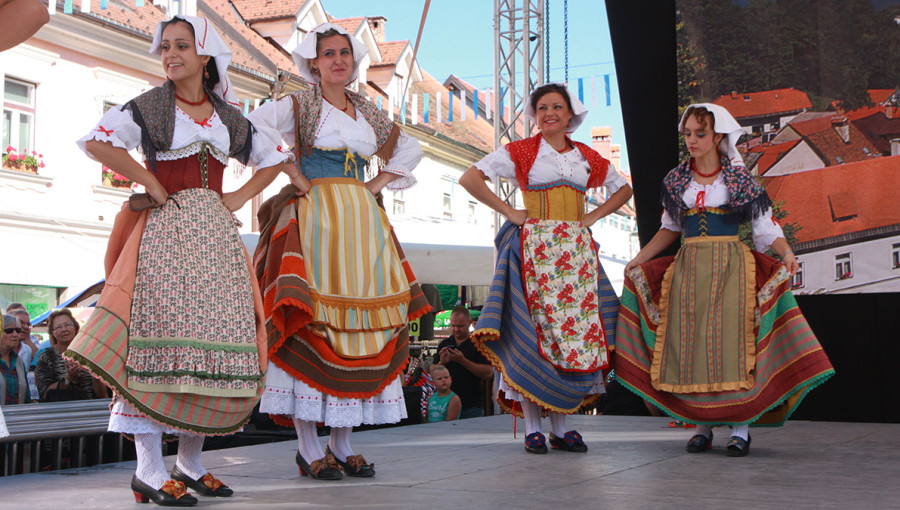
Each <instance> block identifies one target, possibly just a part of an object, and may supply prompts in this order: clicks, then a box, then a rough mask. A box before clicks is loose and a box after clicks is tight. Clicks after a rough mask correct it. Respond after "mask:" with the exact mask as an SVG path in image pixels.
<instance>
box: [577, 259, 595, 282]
mask: <svg viewBox="0 0 900 510" xmlns="http://www.w3.org/2000/svg"><path fill="white" fill-rule="evenodd" d="M591 276H592V275H591V263H590V262H585V263H584V264H582V265H581V268H580V269H579V270H578V277H579V278H581V279H582V280H587V279H588V278H590V277H591Z"/></svg>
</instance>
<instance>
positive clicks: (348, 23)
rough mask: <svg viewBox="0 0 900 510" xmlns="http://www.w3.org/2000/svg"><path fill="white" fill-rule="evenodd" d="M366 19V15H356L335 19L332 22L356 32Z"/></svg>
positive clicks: (350, 31) (348, 30)
mask: <svg viewBox="0 0 900 510" xmlns="http://www.w3.org/2000/svg"><path fill="white" fill-rule="evenodd" d="M365 19H366V18H365V17H364V16H356V17H355V18H341V19H333V20H331V22H332V23H334V24H335V25H337V26H339V27H341V28H343V29H344V30H346V31H347V32H349V33H351V34H352V33H354V32H356V29H357V28H359V25H361V24H362V22H363V20H365Z"/></svg>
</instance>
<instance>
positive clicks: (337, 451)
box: [328, 427, 353, 462]
mask: <svg viewBox="0 0 900 510" xmlns="http://www.w3.org/2000/svg"><path fill="white" fill-rule="evenodd" d="M351 432H353V427H331V439H329V440H328V447H329V448H331V453H333V454H334V456H335V457H337V458H338V460H340V461H341V462H347V457H352V456H353V448H351V447H350V433H351Z"/></svg>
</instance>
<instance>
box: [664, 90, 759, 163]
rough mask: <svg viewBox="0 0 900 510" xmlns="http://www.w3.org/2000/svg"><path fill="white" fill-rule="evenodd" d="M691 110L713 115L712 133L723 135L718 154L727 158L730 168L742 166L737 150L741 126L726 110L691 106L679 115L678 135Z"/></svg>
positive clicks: (716, 106) (741, 159)
mask: <svg viewBox="0 0 900 510" xmlns="http://www.w3.org/2000/svg"><path fill="white" fill-rule="evenodd" d="M691 108H706V109H707V110H708V111H709V113H711V114H713V118H715V119H716V122H715V126H714V128H713V129H714V131H715V132H716V133H721V134H723V135H725V136H723V137H722V141H720V142H719V152H720V153H721V154H725V155H726V156H728V160H729V161H731V165H732V166H744V160H743V158H741V154H740V153H739V152H738V150H737V142H738V139H739V138H740V137H741V135H742V134H744V132H743V130H741V125H740V124H738V122H737V121H736V120H734V117H732V116H731V114H730V113H728V110H726V109H725V108H723V107H721V106H719V105H717V104H712V103H697V104H692V105H690V106H688V107H687V109H685V110H684V114H682V115H681V121H680V122H679V123H678V132H679V133H681V132H682V131H684V123H685V121H686V120H687V112H688V110H690V109H691Z"/></svg>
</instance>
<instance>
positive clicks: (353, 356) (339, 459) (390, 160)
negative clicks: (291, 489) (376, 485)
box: [251, 23, 430, 480]
mask: <svg viewBox="0 0 900 510" xmlns="http://www.w3.org/2000/svg"><path fill="white" fill-rule="evenodd" d="M366 52H367V49H366V47H365V46H364V45H363V44H362V43H361V42H359V41H358V40H356V39H355V38H354V37H352V36H350V35H349V34H347V32H346V31H345V30H343V29H342V28H340V27H338V26H336V25H333V24H331V23H325V24H323V25H320V26H318V27H317V28H315V29H314V30H313V31H312V32H310V34H309V35H307V37H306V39H304V40H303V42H302V43H301V44H300V45H299V46H298V47H297V48H296V49H295V50H294V52H293V58H294V62H295V63H296V65H297V68H298V70H299V71H300V74H301V75H302V76H303V77H304V78H305V79H306V80H307V81H308V82H309V83H310V84H312V88H310V89H309V90H303V91H299V92H297V93H294V94H291V95H289V96H285V97H284V98H282V99H280V100H278V101H275V102H272V103H267V104H265V105H263V106H262V107H260V108H258V109H257V110H255V111H254V112H253V114H252V115H251V119H252V120H253V122H254V124H255V125H257V126H258V127H259V129H260V130H261V131H264V132H266V133H268V134H270V136H271V137H272V139H273V140H277V141H278V143H282V140H284V141H285V145H293V146H294V148H295V151H296V157H297V162H298V165H299V170H300V172H302V176H300V177H298V178H295V179H293V182H294V184H295V185H296V187H295V186H288V187H286V188H285V189H284V190H283V191H282V193H281V194H280V195H278V196H275V197H272V198H271V199H270V200H268V201H267V202H266V203H265V204H263V206H262V208H261V209H260V222H261V223H260V224H261V225H264V227H263V229H262V233H261V236H260V242H259V246H258V247H257V252H256V255H255V256H254V263H255V265H256V270H257V277H258V278H259V281H260V286H261V288H263V289H264V291H265V295H264V305H265V310H266V322H267V328H268V333H269V358H270V359H271V361H272V362H273V363H272V366H270V368H269V372H268V374H267V377H266V391H265V393H264V394H263V397H262V403H261V405H260V410H261V411H262V412H266V413H269V414H271V415H273V416H274V417H276V418H277V419H278V420H279V421H282V422H287V420H291V421H292V422H293V424H294V427H295V428H296V430H297V440H298V452H297V455H296V462H297V465H298V466H299V468H300V472H301V474H303V475H309V476H312V477H313V478H317V479H328V480H334V479H339V478H341V477H342V476H343V475H342V473H341V469H343V472H344V473H346V474H347V475H348V476H361V477H367V476H374V474H375V470H374V469H373V465H372V464H369V463H368V462H366V460H365V459H364V458H363V456H362V455H358V454H355V453H354V452H353V449H352V448H351V446H350V433H351V431H352V429H353V427H354V426H358V425H361V424H380V423H396V422H398V421H400V420H401V419H402V418H405V417H406V407H405V404H404V401H403V391H402V386H401V380H400V376H401V373H402V371H403V368H404V367H405V366H406V362H407V359H408V357H409V346H408V332H407V330H406V324H407V322H408V321H409V320H412V319H414V318H416V317H419V316H420V315H422V314H424V313H426V312H427V311H428V310H429V309H430V306H428V304H427V303H426V301H425V297H424V295H423V294H422V291H421V289H420V288H419V285H418V284H417V283H416V282H415V278H414V276H413V274H412V271H411V270H410V268H409V266H408V264H407V263H406V261H405V260H404V257H403V252H402V251H401V250H400V245H399V244H398V243H397V240H396V238H395V237H394V235H393V232H392V231H391V226H390V224H389V223H388V219H387V215H386V214H385V213H384V211H383V210H382V209H381V208H380V207H379V206H378V204H377V203H376V196H377V195H378V194H379V193H380V191H381V190H382V189H383V188H384V187H385V186H387V187H388V188H389V189H393V190H401V189H406V188H408V187H410V186H412V185H414V184H415V182H416V180H415V178H414V177H413V176H412V173H411V172H412V170H413V168H415V167H416V165H418V164H419V161H420V160H421V159H422V150H421V149H420V148H419V143H418V142H417V141H416V140H415V139H414V138H410V137H408V136H407V135H405V134H404V133H403V132H402V131H401V130H400V128H399V127H398V126H397V125H395V124H393V123H392V122H391V121H390V120H388V118H387V115H386V114H385V113H384V112H382V111H381V110H379V109H378V108H377V107H375V105H374V104H372V103H371V102H370V101H368V100H366V99H365V98H364V97H363V96H362V95H360V94H358V93H356V92H353V91H351V90H349V89H346V88H345V87H346V86H347V85H348V84H350V83H352V82H353V81H354V80H355V79H356V77H357V74H358V71H359V63H360V61H361V60H362V59H363V57H365V55H366ZM373 156H375V157H377V158H378V159H379V160H380V162H381V164H383V167H381V169H380V172H379V173H378V174H377V175H376V176H374V177H373V178H371V179H369V180H368V181H365V178H366V173H367V172H366V168H367V165H368V166H369V167H371V163H372V162H373V161H372V160H371V159H370V158H372V157H373ZM296 171H297V170H296V169H293V168H292V172H296ZM304 177H305V178H304ZM306 179H308V180H309V181H308V183H307V182H306ZM296 188H300V191H301V192H302V191H305V190H306V188H308V189H309V192H308V193H307V194H306V195H305V196H301V197H299V198H297V197H295V195H296V192H297V189H296ZM321 422H324V423H325V425H328V426H330V427H331V437H330V439H329V442H328V449H327V451H323V449H322V445H321V444H320V443H319V441H318V437H317V434H316V423H321ZM287 423H289V422H287Z"/></svg>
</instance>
